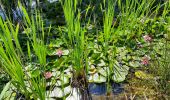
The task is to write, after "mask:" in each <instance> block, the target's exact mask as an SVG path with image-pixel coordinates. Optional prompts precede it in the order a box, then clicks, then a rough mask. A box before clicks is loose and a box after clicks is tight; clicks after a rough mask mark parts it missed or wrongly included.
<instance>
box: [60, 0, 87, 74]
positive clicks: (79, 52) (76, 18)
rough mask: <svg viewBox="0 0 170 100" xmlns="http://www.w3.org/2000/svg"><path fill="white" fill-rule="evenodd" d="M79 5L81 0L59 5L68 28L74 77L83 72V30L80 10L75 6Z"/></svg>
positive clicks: (64, 0)
mask: <svg viewBox="0 0 170 100" xmlns="http://www.w3.org/2000/svg"><path fill="white" fill-rule="evenodd" d="M78 2H79V3H81V0H74V1H71V0H63V1H61V4H62V6H63V10H64V15H65V20H66V23H67V28H68V37H69V41H68V42H69V43H71V48H72V49H73V52H72V59H73V69H74V70H75V73H76V74H77V75H76V76H78V75H80V74H81V72H82V71H83V70H84V65H83V64H84V43H85V38H84V37H85V36H84V32H85V29H84V28H83V27H82V26H81V21H80V17H81V14H80V10H78V9H77V4H78Z"/></svg>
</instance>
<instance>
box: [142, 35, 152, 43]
mask: <svg viewBox="0 0 170 100" xmlns="http://www.w3.org/2000/svg"><path fill="white" fill-rule="evenodd" d="M143 38H144V40H145V41H146V42H151V41H152V37H151V36H149V35H144V36H143Z"/></svg>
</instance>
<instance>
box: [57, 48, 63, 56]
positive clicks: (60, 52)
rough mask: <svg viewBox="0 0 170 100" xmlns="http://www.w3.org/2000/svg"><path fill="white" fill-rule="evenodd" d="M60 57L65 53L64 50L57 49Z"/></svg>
mask: <svg viewBox="0 0 170 100" xmlns="http://www.w3.org/2000/svg"><path fill="white" fill-rule="evenodd" d="M56 54H57V55H58V56H59V57H61V56H62V55H63V51H62V50H60V49H59V50H57V53H56Z"/></svg>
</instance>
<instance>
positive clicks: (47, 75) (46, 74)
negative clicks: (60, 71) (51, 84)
mask: <svg viewBox="0 0 170 100" xmlns="http://www.w3.org/2000/svg"><path fill="white" fill-rule="evenodd" d="M44 76H45V79H49V78H51V77H52V73H51V72H45V73H44Z"/></svg>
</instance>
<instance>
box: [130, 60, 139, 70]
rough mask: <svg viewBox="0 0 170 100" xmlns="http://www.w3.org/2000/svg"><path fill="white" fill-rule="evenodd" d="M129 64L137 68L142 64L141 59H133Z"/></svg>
mask: <svg viewBox="0 0 170 100" xmlns="http://www.w3.org/2000/svg"><path fill="white" fill-rule="evenodd" d="M129 66H131V67H133V68H137V67H140V66H141V63H140V62H139V61H134V60H133V61H131V62H129Z"/></svg>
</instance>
